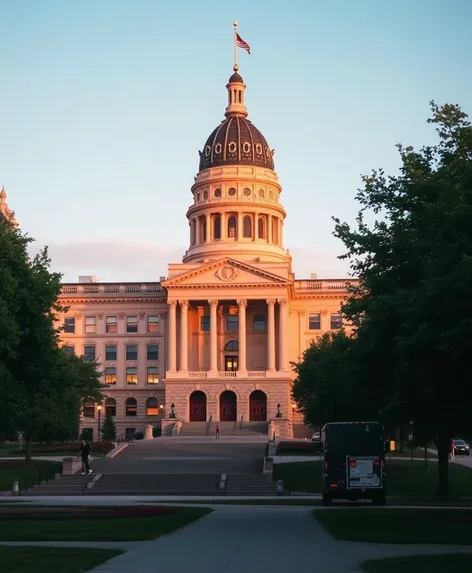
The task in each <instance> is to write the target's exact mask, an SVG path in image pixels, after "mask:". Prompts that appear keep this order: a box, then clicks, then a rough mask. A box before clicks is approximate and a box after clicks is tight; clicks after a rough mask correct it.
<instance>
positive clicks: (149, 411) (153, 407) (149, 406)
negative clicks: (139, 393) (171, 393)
mask: <svg viewBox="0 0 472 573" xmlns="http://www.w3.org/2000/svg"><path fill="white" fill-rule="evenodd" d="M158 414H159V402H158V401H157V398H148V399H147V400H146V416H157V415H158Z"/></svg>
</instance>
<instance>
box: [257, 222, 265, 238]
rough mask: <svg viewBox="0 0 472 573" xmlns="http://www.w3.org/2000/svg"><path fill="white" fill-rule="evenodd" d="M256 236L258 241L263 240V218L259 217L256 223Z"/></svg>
mask: <svg viewBox="0 0 472 573" xmlns="http://www.w3.org/2000/svg"><path fill="white" fill-rule="evenodd" d="M257 236H258V237H259V239H265V221H264V218H263V217H259V219H258V221H257Z"/></svg>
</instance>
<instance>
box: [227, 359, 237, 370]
mask: <svg viewBox="0 0 472 573" xmlns="http://www.w3.org/2000/svg"><path fill="white" fill-rule="evenodd" d="M237 369H238V357H237V356H225V370H226V372H236V370H237Z"/></svg>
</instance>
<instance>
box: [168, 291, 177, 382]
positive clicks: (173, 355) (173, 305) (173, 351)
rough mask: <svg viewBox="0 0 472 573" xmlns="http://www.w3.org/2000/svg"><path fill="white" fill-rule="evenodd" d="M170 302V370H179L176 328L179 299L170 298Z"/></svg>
mask: <svg viewBox="0 0 472 573" xmlns="http://www.w3.org/2000/svg"><path fill="white" fill-rule="evenodd" d="M168 304H169V372H175V371H176V370H177V347H176V346H177V341H176V335H177V328H176V324H177V323H176V309H177V301H176V300H170V301H169V302H168Z"/></svg>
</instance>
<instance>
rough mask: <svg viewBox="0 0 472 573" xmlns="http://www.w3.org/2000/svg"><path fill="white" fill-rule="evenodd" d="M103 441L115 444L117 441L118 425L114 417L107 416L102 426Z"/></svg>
mask: <svg viewBox="0 0 472 573" xmlns="http://www.w3.org/2000/svg"><path fill="white" fill-rule="evenodd" d="M101 430H102V440H106V441H108V442H114V441H115V440H116V424H115V420H114V419H113V416H111V415H110V414H106V416H105V420H104V421H103V424H102V428H101Z"/></svg>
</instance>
